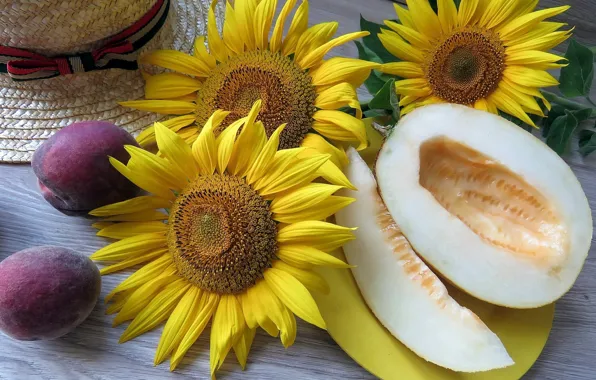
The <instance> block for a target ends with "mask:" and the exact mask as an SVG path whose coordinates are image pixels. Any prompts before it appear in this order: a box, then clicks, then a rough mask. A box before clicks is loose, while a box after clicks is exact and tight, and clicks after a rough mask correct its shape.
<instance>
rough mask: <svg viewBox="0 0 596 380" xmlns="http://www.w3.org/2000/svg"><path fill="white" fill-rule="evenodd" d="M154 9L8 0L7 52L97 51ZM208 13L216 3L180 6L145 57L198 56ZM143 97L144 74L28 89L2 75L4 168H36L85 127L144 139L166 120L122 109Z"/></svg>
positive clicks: (3, 21)
mask: <svg viewBox="0 0 596 380" xmlns="http://www.w3.org/2000/svg"><path fill="white" fill-rule="evenodd" d="M154 4H155V0H135V1H130V0H68V1H65V0H17V1H15V0H0V9H2V11H1V12H0V45H4V46H12V47H18V48H21V49H27V50H31V51H34V52H36V53H40V54H44V55H48V56H51V55H58V54H67V53H71V54H72V53H78V52H85V51H90V50H92V49H95V48H97V47H100V46H102V45H103V44H104V43H105V41H106V40H107V38H109V37H110V36H111V35H114V34H116V33H118V32H119V31H121V30H123V29H125V28H126V27H128V26H129V25H132V24H133V23H134V22H136V21H137V20H138V19H140V18H141V17H142V16H143V15H144V14H145V13H146V12H147V11H148V10H149V9H150V8H151V7H152V6H153V5H154ZM208 10H209V1H208V0H172V3H171V6H170V11H169V14H168V20H167V21H166V23H165V25H164V26H163V27H162V29H161V30H160V31H159V33H158V34H157V35H156V36H155V37H154V38H153V39H152V40H151V41H150V42H149V43H148V44H147V45H145V47H144V48H143V50H141V51H140V54H142V52H143V51H148V50H154V49H160V48H163V49H176V50H181V51H185V52H190V51H192V46H193V42H194V39H195V37H196V36H199V35H204V34H206V20H207V14H208ZM216 18H217V19H218V23H221V20H223V7H218V9H217V12H216ZM220 28H221V25H220ZM220 30H221V29H220ZM143 93H144V82H143V78H142V76H141V74H140V71H138V70H137V71H127V70H120V69H110V70H102V71H95V72H88V73H81V74H74V75H67V76H60V77H55V78H50V79H40V80H34V81H26V82H16V81H13V80H12V79H11V78H10V77H9V76H8V75H2V74H0V162H13V163H25V162H30V160H31V157H32V155H33V152H34V151H35V149H36V148H37V147H38V146H39V145H40V144H41V143H43V141H45V140H46V139H47V138H48V137H50V136H51V135H52V134H53V133H55V132H56V131H57V130H59V129H60V128H63V127H65V126H67V125H69V124H72V123H74V122H77V121H82V120H106V121H109V122H112V123H114V124H116V125H119V126H121V127H122V128H124V129H126V130H127V131H129V132H131V133H133V134H137V133H138V132H140V131H141V130H142V129H143V128H145V127H146V126H148V125H149V124H151V123H152V122H154V121H156V120H159V119H160V118H162V116H161V115H156V114H151V113H147V112H142V111H135V110H131V109H128V108H124V107H121V106H119V105H118V104H117V102H118V101H123V100H133V99H140V98H142V97H143Z"/></svg>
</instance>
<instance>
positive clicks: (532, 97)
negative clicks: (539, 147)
mask: <svg viewBox="0 0 596 380" xmlns="http://www.w3.org/2000/svg"><path fill="white" fill-rule="evenodd" d="M407 4H408V9H409V10H406V9H404V8H401V7H400V6H397V5H396V6H395V10H396V12H397V15H398V17H399V20H400V23H397V22H394V21H385V25H387V26H388V27H389V28H390V29H391V30H387V29H382V30H381V34H379V35H378V36H379V39H380V40H381V42H382V44H383V46H385V48H386V49H387V50H388V51H389V52H390V53H391V54H393V55H395V56H396V57H398V58H400V59H401V60H402V61H401V62H394V63H386V64H384V65H383V66H382V67H381V71H383V72H385V73H388V74H393V75H397V76H399V77H401V78H404V79H403V80H398V81H396V82H395V89H396V92H397V93H398V94H399V95H400V96H401V99H400V106H402V107H403V109H402V114H406V113H408V112H410V111H412V110H413V109H414V108H416V107H419V106H422V105H426V104H431V103H443V102H449V103H459V104H464V105H468V106H471V107H474V108H477V109H481V110H485V111H489V112H492V113H498V111H499V110H501V111H503V112H505V113H508V114H510V115H513V116H515V117H517V118H518V119H520V120H522V121H524V122H526V123H528V124H530V125H532V126H534V127H535V124H534V122H533V121H532V119H530V117H529V116H528V114H534V115H539V116H544V114H543V112H542V109H541V107H540V105H539V104H538V102H537V101H536V98H540V99H541V100H542V102H544V105H545V106H546V108H547V109H550V104H549V103H548V101H547V100H546V99H545V98H544V97H543V96H542V94H541V93H540V91H539V90H538V89H539V88H541V87H547V86H554V85H557V84H558V82H557V80H556V79H555V78H553V77H552V76H551V75H550V74H549V73H547V72H546V70H548V69H554V68H558V67H562V66H564V64H563V63H561V61H562V60H563V58H562V57H559V56H558V55H555V54H551V53H547V52H546V51H547V50H549V49H551V48H553V47H554V46H556V45H558V44H560V43H561V42H563V41H565V40H566V39H567V38H568V37H569V36H570V33H571V31H570V30H568V31H559V29H560V28H561V27H562V26H563V25H565V24H561V23H556V22H549V21H544V20H546V19H548V18H550V17H553V16H556V15H558V14H560V13H562V12H564V11H566V10H567V9H569V6H561V7H557V8H549V9H543V10H539V11H534V9H535V8H536V5H537V4H538V0H490V1H489V0H462V1H461V3H460V5H459V9H457V8H456V6H455V3H454V2H453V0H439V1H438V2H437V5H438V6H437V7H438V13H435V12H434V11H433V10H432V8H431V6H430V4H429V3H428V1H427V0H408V1H407Z"/></svg>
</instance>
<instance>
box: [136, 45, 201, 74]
mask: <svg viewBox="0 0 596 380" xmlns="http://www.w3.org/2000/svg"><path fill="white" fill-rule="evenodd" d="M139 62H140V63H143V64H148V65H155V66H160V67H163V68H165V69H170V70H174V71H177V72H179V73H182V74H187V75H193V76H196V77H203V78H204V77H207V76H208V75H209V71H210V68H209V66H208V65H206V64H205V63H204V62H203V61H202V60H200V59H198V58H195V57H193V56H190V55H188V54H186V53H183V52H181V51H178V50H154V51H151V52H149V53H146V54H143V55H142V56H141V58H140V59H139Z"/></svg>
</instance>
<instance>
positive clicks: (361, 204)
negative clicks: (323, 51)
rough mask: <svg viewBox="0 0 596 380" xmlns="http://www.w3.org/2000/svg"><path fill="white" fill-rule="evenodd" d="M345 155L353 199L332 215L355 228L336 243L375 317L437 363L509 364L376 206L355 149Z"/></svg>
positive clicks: (461, 367)
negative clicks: (343, 242) (352, 235)
mask: <svg viewBox="0 0 596 380" xmlns="http://www.w3.org/2000/svg"><path fill="white" fill-rule="evenodd" d="M348 157H349V159H350V164H349V165H348V168H347V169H346V170H347V171H346V175H347V177H348V178H349V180H350V181H351V182H352V184H354V186H356V187H357V188H358V191H351V190H343V191H344V193H345V195H347V196H350V197H353V198H355V199H356V202H354V203H352V204H350V205H349V206H347V207H345V208H344V209H342V210H340V211H338V212H337V214H336V221H337V223H338V224H341V225H344V226H353V227H354V226H356V227H358V229H357V230H356V231H355V232H354V233H355V235H356V239H355V240H353V241H351V242H349V243H347V244H346V245H344V248H343V249H344V253H345V256H346V259H347V260H348V262H349V263H350V264H351V265H354V266H355V267H354V268H352V273H353V275H354V278H355V280H356V283H357V284H358V287H359V288H360V291H361V293H362V295H363V297H364V299H365V300H366V303H367V304H368V306H369V307H370V309H371V310H372V311H373V313H374V314H375V316H376V317H377V319H378V320H379V321H380V322H381V323H382V324H383V325H384V326H385V327H386V328H387V329H388V330H389V331H390V332H391V334H393V335H394V336H395V337H396V338H397V339H399V340H400V341H401V342H402V343H403V344H405V345H406V346H407V347H408V348H410V349H411V350H412V351H414V352H415V353H416V354H417V355H419V356H420V357H422V358H424V359H426V360H428V361H430V362H432V363H435V364H437V365H440V366H442V367H445V368H449V369H452V370H455V371H463V372H478V371H487V370H491V369H495V368H502V367H506V366H509V365H512V364H513V361H512V359H511V357H510V356H509V354H508V353H507V351H506V349H505V347H504V346H503V344H502V343H501V341H500V340H499V338H498V337H497V336H496V335H495V334H494V333H493V332H491V331H490V330H489V329H488V327H487V326H486V325H485V324H484V323H483V322H482V321H481V320H480V319H479V318H478V316H476V315H475V314H474V313H473V312H472V311H470V310H469V309H467V308H465V307H462V306H460V305H459V304H458V303H457V302H456V301H455V300H454V299H453V298H451V297H450V296H449V294H448V293H447V289H446V288H445V286H444V285H443V283H441V281H440V280H439V278H438V277H437V276H436V275H435V274H434V273H433V272H432V271H431V270H430V269H429V268H428V267H427V266H426V264H424V262H423V261H422V260H420V258H419V257H418V256H416V254H415V253H414V251H413V250H412V247H411V246H410V244H409V243H408V241H407V240H406V238H405V237H404V236H403V235H402V233H401V232H400V230H399V228H398V227H397V225H396V224H395V223H394V221H393V219H392V218H391V215H389V212H388V211H387V209H386V207H385V205H384V204H383V201H382V200H381V198H380V196H379V194H378V192H377V183H376V181H375V178H374V177H373V174H372V172H371V171H370V169H369V168H368V166H367V165H366V163H365V162H364V161H363V160H362V158H361V157H360V156H359V155H358V153H356V151H355V150H354V149H350V150H349V151H348ZM347 317H348V318H349V316H347Z"/></svg>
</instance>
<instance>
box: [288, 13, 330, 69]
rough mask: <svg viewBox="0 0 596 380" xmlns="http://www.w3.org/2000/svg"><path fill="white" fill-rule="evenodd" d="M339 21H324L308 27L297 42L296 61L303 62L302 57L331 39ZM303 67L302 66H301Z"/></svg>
mask: <svg viewBox="0 0 596 380" xmlns="http://www.w3.org/2000/svg"><path fill="white" fill-rule="evenodd" d="M337 26H338V23H337V22H335V21H333V22H323V23H321V24H316V25H313V26H311V27H310V28H308V29H307V30H306V31H305V32H304V33H303V34H302V36H300V39H299V40H298V43H297V44H296V52H295V53H294V61H295V62H301V61H302V59H303V58H304V57H305V56H306V55H307V54H309V53H310V52H311V51H313V50H314V49H316V48H318V47H319V46H321V45H323V44H324V43H325V42H327V41H329V40H330V39H331V37H332V36H333V35H334V34H335V32H336V31H337ZM301 67H302V66H301Z"/></svg>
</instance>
